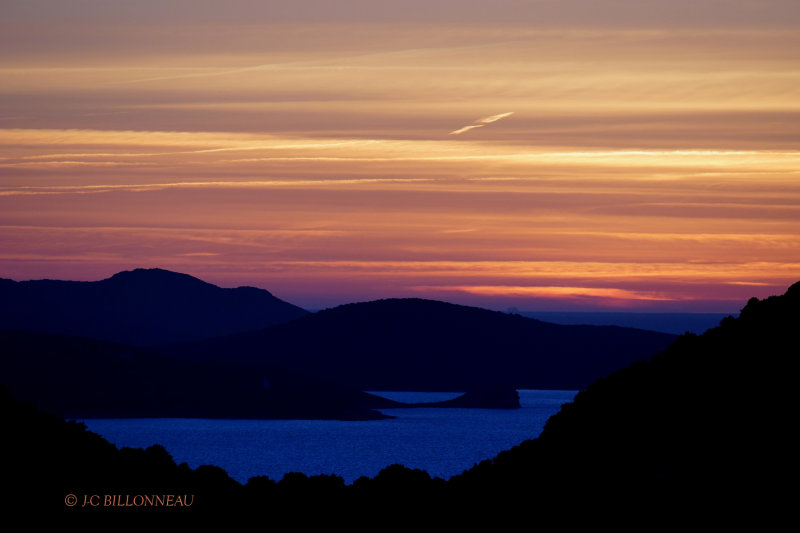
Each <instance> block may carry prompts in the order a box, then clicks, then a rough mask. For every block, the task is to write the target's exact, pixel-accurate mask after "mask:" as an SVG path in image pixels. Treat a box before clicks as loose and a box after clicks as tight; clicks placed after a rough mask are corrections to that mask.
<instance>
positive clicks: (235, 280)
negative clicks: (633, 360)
mask: <svg viewBox="0 0 800 533" xmlns="http://www.w3.org/2000/svg"><path fill="white" fill-rule="evenodd" d="M137 267H147V268H149V267H161V268H166V269H169V270H175V271H179V272H185V273H188V274H191V275H194V276H197V277H199V278H201V279H203V280H206V281H209V282H212V283H215V284H218V285H220V286H223V287H235V286H239V285H253V286H257V287H262V288H265V289H268V290H270V291H271V292H273V293H274V294H275V295H276V296H278V297H280V298H283V299H285V300H288V301H290V302H292V303H295V304H297V305H300V306H303V307H306V308H309V309H319V308H323V307H329V306H333V305H338V304H341V303H347V302H352V301H364V300H371V299H376V298H385V297H422V298H435V299H441V300H446V301H451V302H455V303H463V304H470V305H480V306H483V307H488V308H492V309H501V310H505V309H507V308H509V307H517V308H519V309H523V310H602V309H607V310H644V311H699V312H702V311H709V312H736V311H738V309H739V308H740V307H741V306H742V305H743V304H744V302H745V301H746V300H747V299H748V298H749V297H751V296H757V297H764V296H768V295H771V294H777V293H782V292H783V291H784V290H785V289H786V287H787V286H788V285H790V284H791V283H793V282H795V281H798V280H800V2H798V1H797V0H691V1H690V0H671V1H662V0H559V1H556V0H552V1H551V0H538V1H537V0H533V1H521V0H495V1H492V2H488V1H476V0H424V1H423V0H405V1H403V2H382V1H376V0H369V1H368V0H344V1H334V0H299V1H293V2H286V1H273V0H269V1H260V2H252V1H245V0H226V1H222V0H220V1H215V0H205V1H203V0H195V1H189V0H137V1H135V2H133V1H130V0H21V1H15V0H0V277H5V278H11V279H16V280H26V279H42V278H51V279H74V280H98V279H103V278H106V277H109V276H110V275H112V274H114V273H115V272H118V271H120V270H130V269H133V268H137Z"/></svg>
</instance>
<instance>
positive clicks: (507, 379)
mask: <svg viewBox="0 0 800 533" xmlns="http://www.w3.org/2000/svg"><path fill="white" fill-rule="evenodd" d="M674 339H675V336H674V335H669V334H666V333H656V332H651V331H644V330H637V329H630V328H620V327H614V326H560V325H556V324H548V323H546V322H540V321H538V320H533V319H529V318H525V317H522V316H519V315H511V314H507V313H500V312H496V311H488V310H485V309H479V308H475V307H467V306H461V305H454V304H449V303H445V302H439V301H433V300H421V299H389V300H379V301H374V302H366V303H358V304H348V305H343V306H339V307H336V308H334V309H328V310H325V311H320V312H318V313H314V314H313V315H309V316H307V317H304V318H301V319H298V320H295V321H293V322H290V323H287V324H281V325H278V326H273V327H269V328H266V329H264V330H262V331H258V332H251V333H246V334H242V335H236V336H231V337H228V338H221V339H211V340H209V341H206V342H201V343H190V344H187V345H184V346H170V347H165V348H164V351H163V352H162V353H164V354H167V355H170V356H175V357H180V358H186V359H193V360H214V361H223V360H224V361H226V362H230V363H233V362H239V363H244V364H271V365H276V366H281V367H285V368H287V369H289V370H292V371H296V372H303V373H307V374H309V375H313V376H316V377H319V378H325V379H329V380H331V381H334V382H336V383H340V384H343V385H348V386H351V387H354V388H358V389H361V390H430V391H442V390H451V391H463V390H467V389H470V388H473V387H481V386H487V385H495V384H502V385H506V386H511V387H513V388H531V389H535V388H538V389H568V390H571V389H582V388H584V387H585V386H587V385H588V384H589V383H591V382H593V381H594V380H596V379H597V378H599V377H603V376H607V375H608V374H610V373H611V372H613V371H614V370H617V369H620V368H624V367H626V366H628V365H629V364H631V362H633V361H636V360H640V359H647V358H649V357H651V356H652V355H654V354H655V353H657V352H659V351H661V350H663V349H664V348H666V347H667V346H669V344H670V343H671V342H672V341H673V340H674Z"/></svg>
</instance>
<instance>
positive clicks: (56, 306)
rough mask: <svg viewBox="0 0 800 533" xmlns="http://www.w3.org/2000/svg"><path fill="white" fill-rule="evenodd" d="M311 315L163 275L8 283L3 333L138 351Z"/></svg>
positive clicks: (249, 292)
mask: <svg viewBox="0 0 800 533" xmlns="http://www.w3.org/2000/svg"><path fill="white" fill-rule="evenodd" d="M307 314H308V312H307V311H305V310H303V309H301V308H299V307H297V306H294V305H292V304H290V303H287V302H284V301H283V300H280V299H278V298H276V297H275V296H273V295H272V294H270V293H269V292H268V291H265V290H263V289H256V288H253V287H238V288H236V289H222V288H220V287H217V286H215V285H212V284H210V283H206V282H204V281H201V280H199V279H197V278H194V277H192V276H189V275H187V274H179V273H177V272H170V271H168V270H162V269H157V268H154V269H136V270H131V271H125V272H120V273H118V274H115V275H114V276H112V277H110V278H108V279H104V280H102V281H91V282H81V281H55V280H38V281H21V282H17V281H12V280H9V279H0V328H3V329H20V330H28V331H40V332H49V333H63V334H67V335H76V336H81V337H91V338H95V339H102V340H107V341H112V342H120V343H124V344H133V345H137V346H143V345H148V344H157V343H164V342H181V341H188V340H198V339H203V338H208V337H214V336H218V335H228V334H232V333H238V332H242V331H249V330H255V329H260V328H263V327H266V326H269V325H272V324H279V323H282V322H288V321H290V320H293V319H295V318H299V317H301V316H304V315H307Z"/></svg>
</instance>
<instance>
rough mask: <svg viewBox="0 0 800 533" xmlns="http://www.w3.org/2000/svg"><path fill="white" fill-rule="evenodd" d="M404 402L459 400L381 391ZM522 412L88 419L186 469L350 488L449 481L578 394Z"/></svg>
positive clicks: (534, 393) (547, 397)
mask: <svg viewBox="0 0 800 533" xmlns="http://www.w3.org/2000/svg"><path fill="white" fill-rule="evenodd" d="M379 394H381V395H382V396H386V397H388V398H392V399H396V400H401V401H438V400H442V399H448V398H452V397H454V396H457V394H451V393H408V392H396V393H390V392H381V393H379ZM519 394H520V403H521V404H522V409H513V410H499V409H498V410H495V409H422V408H417V409H386V410H384V411H383V412H384V413H386V414H391V415H394V416H396V417H397V418H396V419H392V420H373V421H368V422H341V421H334V420H208V419H187V418H180V419H174V418H146V419H142V418H139V419H86V420H83V422H85V423H86V426H87V427H88V428H89V429H90V430H92V431H94V432H95V433H99V434H100V435H102V436H103V437H105V438H106V439H108V440H109V441H110V442H113V443H114V444H116V445H117V446H120V447H121V446H131V447H136V448H145V447H147V446H150V445H152V444H155V443H158V444H161V445H163V446H164V447H165V448H166V449H167V450H168V451H169V453H170V454H172V457H173V458H174V459H175V461H176V462H178V463H183V462H186V463H188V464H189V466H191V467H192V468H196V467H197V466H200V465H202V464H212V465H217V466H220V467H222V468H224V469H225V470H226V471H227V472H228V474H230V475H231V477H233V478H234V479H236V480H238V481H241V482H246V481H247V480H248V479H249V478H251V477H253V476H257V475H267V476H269V477H270V478H272V479H275V480H280V479H281V478H282V477H283V475H284V474H285V473H287V472H303V473H305V474H308V475H313V474H338V475H340V476H342V477H343V478H344V479H345V481H346V482H347V483H351V482H353V481H354V480H355V479H356V478H358V477H360V476H369V477H372V476H374V475H375V474H377V473H378V472H379V471H380V470H381V469H382V468H384V467H386V466H388V465H390V464H393V463H400V464H403V465H406V466H408V467H411V468H422V469H425V470H427V471H428V473H430V474H431V475H432V476H439V477H442V478H448V477H450V476H452V475H454V474H459V473H461V472H462V471H464V470H465V469H467V468H469V467H471V466H472V465H473V464H474V463H476V462H480V461H482V460H484V459H488V458H491V457H493V456H495V455H496V454H497V453H499V452H501V451H503V450H506V449H508V448H511V447H512V446H515V445H517V444H519V443H520V442H522V441H523V440H525V439H529V438H533V437H536V436H537V435H538V434H539V433H540V432H541V431H542V428H543V427H544V423H545V421H546V420H547V419H548V418H549V417H550V416H551V415H552V414H554V413H555V412H557V411H558V409H559V407H560V406H561V404H563V403H565V402H569V401H572V399H573V398H574V396H575V394H576V391H552V390H549V391H541V390H521V391H519Z"/></svg>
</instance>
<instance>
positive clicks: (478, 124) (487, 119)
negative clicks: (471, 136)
mask: <svg viewBox="0 0 800 533" xmlns="http://www.w3.org/2000/svg"><path fill="white" fill-rule="evenodd" d="M513 114H514V112H513V111H511V112H509V113H500V114H499V115H490V116H488V117H483V118H479V119H478V120H476V121H475V122H473V123H472V124H470V125H469V126H464V127H463V128H459V129H457V130H453V131H451V132H450V135H460V134H462V133H464V132H465V131H469V130H472V129H475V128H482V127H484V126H485V125H487V124H491V123H492V122H497V121H498V120H500V119H501V118H506V117H507V116H509V115H513Z"/></svg>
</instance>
